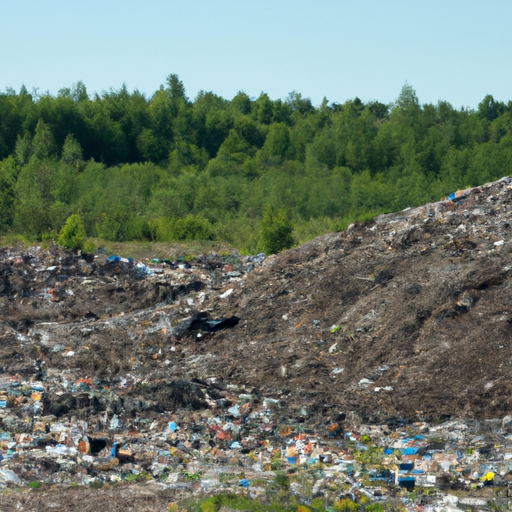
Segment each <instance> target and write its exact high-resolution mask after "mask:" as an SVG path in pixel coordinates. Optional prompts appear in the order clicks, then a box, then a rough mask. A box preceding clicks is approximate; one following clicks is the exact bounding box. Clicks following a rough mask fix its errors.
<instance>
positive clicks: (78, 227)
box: [58, 213, 87, 251]
mask: <svg viewBox="0 0 512 512" xmlns="http://www.w3.org/2000/svg"><path fill="white" fill-rule="evenodd" d="M86 238H87V233H86V232H85V227H84V225H83V223H82V219H81V218H80V215H79V214H78V213H75V214H74V215H71V217H69V218H68V220H67V221H66V224H64V227H63V228H62V230H61V232H60V235H59V240H58V243H59V244H60V245H62V246H63V247H66V248H68V249H72V250H74V251H76V250H78V249H82V247H83V246H84V242H85V239H86Z"/></svg>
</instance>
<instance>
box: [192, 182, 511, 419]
mask: <svg viewBox="0 0 512 512" xmlns="http://www.w3.org/2000/svg"><path fill="white" fill-rule="evenodd" d="M510 182H511V180H510V179H503V180H500V181H499V182H497V183H494V184H490V185H487V186H483V187H479V188H477V189H472V190H470V191H465V192H462V193H459V194H458V196H457V197H454V198H453V199H454V200H447V201H443V202H440V203H436V204H433V205H427V206H425V207H422V208H417V209H414V210H409V211H404V212H401V213H399V214H393V215H388V216H381V217H379V218H377V219H376V220H375V221H374V222H370V223H367V224H361V225H356V226H352V227H350V228H349V229H348V230H347V231H345V232H340V233H332V234H328V235H325V236H323V237H321V238H318V239H316V240H314V241H312V242H310V243H307V244H305V245H303V246H301V247H298V248H296V249H293V250H290V251H287V252H285V253H282V254H281V255H279V256H278V257H275V258H273V259H271V260H269V261H267V262H266V263H265V264H264V265H263V266H262V267H261V268H260V269H257V270H256V271H255V272H252V273H251V274H250V275H249V276H248V278H247V280H246V282H245V285H244V286H243V287H242V288H240V289H239V290H238V291H237V292H236V293H235V294H234V295H233V298H232V300H231V301H230V302H229V303H226V304H225V305H224V304H223V305H222V307H221V308H219V310H218V312H217V314H218V315H220V316H224V317H227V316H231V315H236V316H237V317H238V318H240V322H239V324H238V325H237V326H236V327H235V328H233V329H230V330H225V331H222V332H220V333H215V334H213V335H211V337H209V338H208V342H206V341H201V342H198V341H197V339H194V340H193V341H192V339H190V340H189V341H188V342H187V348H188V349H189V350H190V351H192V352H193V353H194V355H195V357H196V359H197V358H198V357H199V355H201V356H202V358H200V359H199V360H198V361H197V362H196V365H195V369H194V370H189V372H188V373H189V374H192V373H193V374H197V375H198V376H202V378H205V377H206V376H211V375H216V376H222V377H224V379H225V380H230V381H235V382H238V383H244V384H246V385H247V386H250V387H255V388H257V389H258V390H259V391H260V392H262V393H263V392H264V393H266V394H269V393H276V392H279V393H280V394H282V395H287V396H288V398H287V400H288V403H289V404H293V403H295V404H296V405H297V407H299V405H302V406H305V407H306V409H308V408H313V409H322V408H323V409H324V410H326V411H327V410H330V409H331V408H332V407H335V408H342V409H343V410H346V411H356V412H357V413H358V414H359V415H360V416H361V417H362V419H364V420H367V421H368V420H370V421H382V420H384V419H385V418H389V417H390V416H398V417H409V418H415V417H420V418H422V417H425V418H433V417H434V418H435V417H443V416H450V415H455V416H461V417H498V416H503V415H505V414H507V413H509V412H510V409H511V403H510V396H512V380H511V379H510V377H511V375H512V359H511V358H510V357H509V355H508V354H509V352H510V350H511V348H512V347H511V339H512V338H511V334H512V310H511V308H510V304H511V303H512V288H511V284H512V280H511V276H512V274H511V270H512V258H511V253H512V245H511V244H510V241H511V239H512V227H511V225H512V221H511V204H512V187H511V186H510ZM189 357H190V356H189Z"/></svg>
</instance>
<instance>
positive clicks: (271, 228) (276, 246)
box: [260, 207, 294, 254]
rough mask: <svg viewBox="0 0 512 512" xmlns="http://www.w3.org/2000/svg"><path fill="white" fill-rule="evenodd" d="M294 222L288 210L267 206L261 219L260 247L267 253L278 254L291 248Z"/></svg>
mask: <svg viewBox="0 0 512 512" xmlns="http://www.w3.org/2000/svg"><path fill="white" fill-rule="evenodd" d="M292 233H293V224H292V223H291V222H290V220H289V219H288V216H287V215H286V212H285V211H284V210H283V209H282V208H280V209H278V210H275V209H273V208H271V207H267V208H266V209H265V212H264V213H263V219H262V220H261V240H260V247H261V249H262V251H263V252H265V253H267V254H276V253H278V252H280V251H282V250H284V249H289V248H290V247H291V246H292V245H293V243H294V239H293V235H292Z"/></svg>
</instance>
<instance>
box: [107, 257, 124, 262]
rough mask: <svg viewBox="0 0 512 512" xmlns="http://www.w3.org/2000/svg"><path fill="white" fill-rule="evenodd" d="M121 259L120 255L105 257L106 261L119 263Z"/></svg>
mask: <svg viewBox="0 0 512 512" xmlns="http://www.w3.org/2000/svg"><path fill="white" fill-rule="evenodd" d="M120 261H121V256H110V257H108V258H107V263H119V262H120Z"/></svg>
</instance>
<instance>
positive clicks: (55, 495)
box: [0, 485, 188, 512]
mask: <svg viewBox="0 0 512 512" xmlns="http://www.w3.org/2000/svg"><path fill="white" fill-rule="evenodd" d="M155 487H156V486H155V485H129V486H127V485H119V486H109V487H108V488H103V489H91V488H88V487H82V486H80V487H66V488H64V487H55V488H53V489H48V490H36V491H30V490H28V491H26V490H25V491H21V492H20V491H19V490H17V491H15V492H9V491H7V492H4V493H3V494H2V496H1V498H0V500H1V505H0V507H1V510H2V512H11V511H13V512H14V511H19V510H25V511H36V510H37V511H38V512H46V511H49V510H51V511H53V510H66V511H69V512H72V511H77V512H78V511H80V512H113V511H123V512H125V511H126V512H128V511H136V512H146V511H147V512H157V511H161V512H165V511H167V510H169V504H170V503H174V502H176V501H178V500H181V499H184V498H187V497H188V496H187V494H186V493H180V492H176V491H170V490H159V489H158V488H155Z"/></svg>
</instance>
